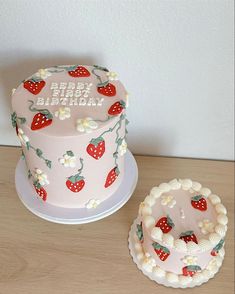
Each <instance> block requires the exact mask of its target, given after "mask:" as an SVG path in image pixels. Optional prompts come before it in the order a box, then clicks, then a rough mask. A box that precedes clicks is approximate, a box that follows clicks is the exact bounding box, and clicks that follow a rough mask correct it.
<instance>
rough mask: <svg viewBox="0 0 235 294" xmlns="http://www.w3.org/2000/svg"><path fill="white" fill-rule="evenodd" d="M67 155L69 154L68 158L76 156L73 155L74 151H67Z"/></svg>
mask: <svg viewBox="0 0 235 294" xmlns="http://www.w3.org/2000/svg"><path fill="white" fill-rule="evenodd" d="M66 154H67V155H68V156H74V153H73V151H71V150H69V151H66Z"/></svg>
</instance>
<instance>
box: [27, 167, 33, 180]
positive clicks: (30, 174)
mask: <svg viewBox="0 0 235 294" xmlns="http://www.w3.org/2000/svg"><path fill="white" fill-rule="evenodd" d="M31 177H32V173H31V171H30V169H29V170H28V179H30V178H31Z"/></svg>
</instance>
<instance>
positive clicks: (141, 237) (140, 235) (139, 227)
mask: <svg viewBox="0 0 235 294" xmlns="http://www.w3.org/2000/svg"><path fill="white" fill-rule="evenodd" d="M136 235H137V237H138V239H139V241H140V243H143V242H144V235H143V227H142V222H141V223H140V224H137V231H136Z"/></svg>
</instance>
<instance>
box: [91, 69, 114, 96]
mask: <svg viewBox="0 0 235 294" xmlns="http://www.w3.org/2000/svg"><path fill="white" fill-rule="evenodd" d="M95 70H102V71H104V72H109V70H108V69H107V68H105V67H101V66H98V65H94V68H93V69H92V73H93V74H94V75H95V76H96V77H97V79H98V81H99V83H98V84H97V91H98V93H100V94H101V95H104V96H108V97H113V96H115V95H116V87H115V86H114V85H113V84H111V83H110V82H109V80H106V81H105V82H102V79H101V77H100V76H99V75H98V74H97V73H96V72H95Z"/></svg>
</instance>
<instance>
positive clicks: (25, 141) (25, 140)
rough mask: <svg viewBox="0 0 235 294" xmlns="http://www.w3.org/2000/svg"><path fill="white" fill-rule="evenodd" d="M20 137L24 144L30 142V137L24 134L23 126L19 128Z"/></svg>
mask: <svg viewBox="0 0 235 294" xmlns="http://www.w3.org/2000/svg"><path fill="white" fill-rule="evenodd" d="M18 137H19V139H20V142H21V143H22V144H23V145H24V146H26V145H27V143H28V142H29V138H28V137H27V136H26V135H25V134H24V131H23V130H22V129H21V128H18Z"/></svg>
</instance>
